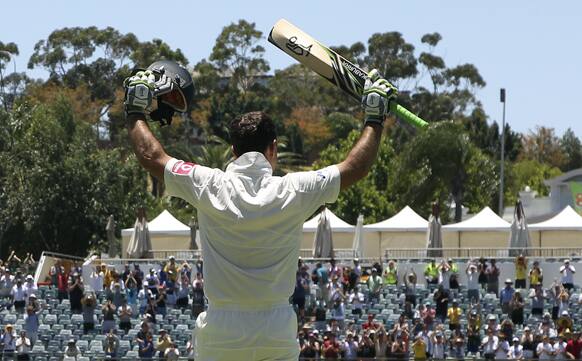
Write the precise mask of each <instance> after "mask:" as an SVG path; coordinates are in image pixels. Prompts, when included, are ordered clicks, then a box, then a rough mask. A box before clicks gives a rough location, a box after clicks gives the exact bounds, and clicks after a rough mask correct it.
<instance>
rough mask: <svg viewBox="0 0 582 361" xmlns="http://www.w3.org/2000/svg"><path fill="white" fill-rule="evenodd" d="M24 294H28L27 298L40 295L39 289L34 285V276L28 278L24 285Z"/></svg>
mask: <svg viewBox="0 0 582 361" xmlns="http://www.w3.org/2000/svg"><path fill="white" fill-rule="evenodd" d="M24 293H26V297H30V295H32V294H36V293H38V287H37V286H36V284H35V283H34V277H32V275H27V276H26V282H25V283H24Z"/></svg>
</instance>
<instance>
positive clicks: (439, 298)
mask: <svg viewBox="0 0 582 361" xmlns="http://www.w3.org/2000/svg"><path fill="white" fill-rule="evenodd" d="M449 297H450V293H449V290H447V289H445V287H444V285H443V284H442V283H441V284H439V287H438V289H437V290H436V291H435V293H434V296H433V299H434V302H435V305H436V307H435V308H436V317H437V318H438V319H439V320H440V321H441V322H442V323H444V322H445V319H446V318H447V311H448V308H449Z"/></svg>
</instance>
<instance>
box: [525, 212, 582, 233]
mask: <svg viewBox="0 0 582 361" xmlns="http://www.w3.org/2000/svg"><path fill="white" fill-rule="evenodd" d="M529 230H530V231H582V217H580V215H579V214H578V213H576V211H575V210H574V209H572V207H570V206H566V208H564V209H563V210H562V211H561V212H560V213H558V214H556V215H555V216H554V217H552V218H550V219H548V220H547V221H544V222H540V223H534V224H531V225H529Z"/></svg>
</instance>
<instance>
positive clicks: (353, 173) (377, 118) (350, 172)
mask: <svg viewBox="0 0 582 361" xmlns="http://www.w3.org/2000/svg"><path fill="white" fill-rule="evenodd" d="M369 76H370V78H371V79H373V82H372V81H371V80H368V81H366V85H365V88H364V95H363V96H362V106H363V107H364V113H365V120H364V129H363V131H362V135H361V137H360V139H359V140H358V142H357V143H356V145H355V146H354V147H353V148H352V150H351V151H350V153H349V154H348V156H347V157H346V159H345V160H344V161H343V162H341V163H340V164H338V168H339V171H340V176H341V186H340V187H341V189H346V188H348V187H349V186H351V185H352V184H354V183H356V182H357V181H359V180H360V179H362V178H364V177H365V176H366V175H367V174H368V172H369V171H370V168H371V167H372V164H374V162H375V161H376V155H377V153H378V147H379V145H380V140H381V139H382V129H383V127H384V119H385V117H386V114H387V113H388V111H389V109H390V101H392V100H394V99H395V98H396V95H397V94H398V90H397V89H396V88H395V87H394V86H393V85H392V84H390V83H389V82H388V81H387V80H386V79H383V78H381V77H380V76H379V74H378V72H377V71H376V70H372V71H371V72H370V74H369Z"/></svg>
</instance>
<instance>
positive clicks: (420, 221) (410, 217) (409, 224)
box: [364, 206, 428, 232]
mask: <svg viewBox="0 0 582 361" xmlns="http://www.w3.org/2000/svg"><path fill="white" fill-rule="evenodd" d="M427 228H428V221H427V220H426V219H424V218H422V217H421V216H419V215H418V213H416V212H415V211H414V210H413V209H412V208H410V207H409V206H406V207H404V208H403V209H402V210H401V211H400V212H398V213H396V214H395V215H394V216H393V217H391V218H388V219H385V220H383V221H381V222H378V223H373V224H367V225H365V226H364V229H365V230H366V231H367V232H426V230H427Z"/></svg>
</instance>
